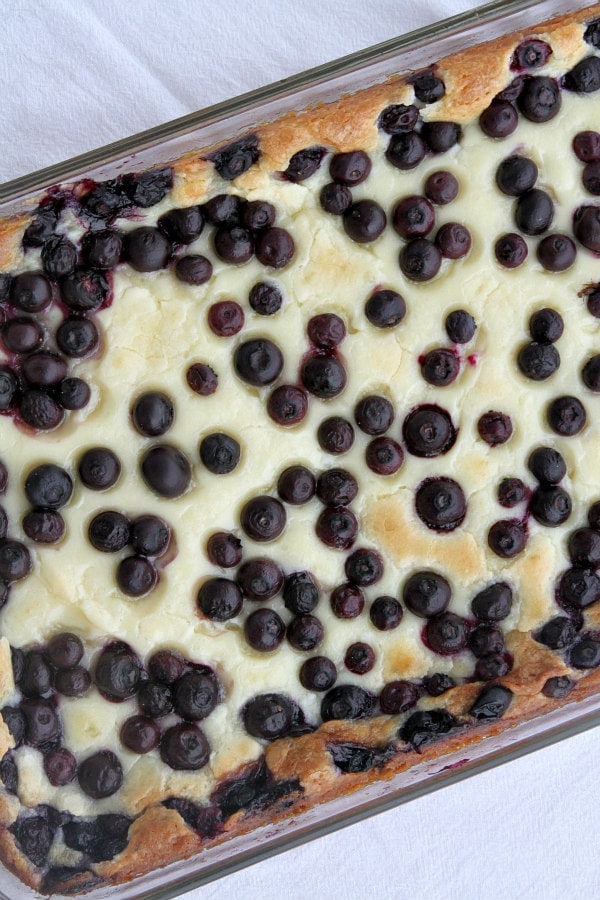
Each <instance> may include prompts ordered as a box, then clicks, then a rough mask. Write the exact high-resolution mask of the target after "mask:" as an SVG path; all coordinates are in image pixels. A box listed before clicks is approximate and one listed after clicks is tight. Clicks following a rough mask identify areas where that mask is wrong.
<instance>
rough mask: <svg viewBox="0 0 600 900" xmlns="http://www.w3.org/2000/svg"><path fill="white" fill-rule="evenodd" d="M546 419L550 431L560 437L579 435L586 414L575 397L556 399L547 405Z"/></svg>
mask: <svg viewBox="0 0 600 900" xmlns="http://www.w3.org/2000/svg"><path fill="white" fill-rule="evenodd" d="M546 419H547V422H548V425H549V426H550V428H551V429H552V431H554V432H556V434H559V435H561V436H562V437H572V436H573V435H576V434H579V432H580V431H581V430H582V428H584V427H585V424H586V421H587V414H586V411H585V407H584V405H583V403H582V402H581V400H578V399H577V397H569V396H564V397H557V398H556V399H555V400H552V401H551V403H549V404H548V408H547V410H546Z"/></svg>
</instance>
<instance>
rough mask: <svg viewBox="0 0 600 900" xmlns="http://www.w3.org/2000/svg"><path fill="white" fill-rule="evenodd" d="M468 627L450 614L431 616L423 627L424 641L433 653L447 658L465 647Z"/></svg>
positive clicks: (453, 614) (459, 618) (461, 619)
mask: <svg viewBox="0 0 600 900" xmlns="http://www.w3.org/2000/svg"><path fill="white" fill-rule="evenodd" d="M469 633H470V625H469V623H468V622H467V620H466V619H463V618H462V617H461V616H457V615H456V614H455V613H452V612H443V613H440V614H439V615H436V616H431V617H430V618H429V619H428V620H427V625H426V626H425V632H424V641H425V643H426V644H427V646H428V647H429V648H430V649H431V650H433V652H434V653H439V654H441V655H442V656H449V655H451V654H453V653H459V652H460V651H461V650H464V648H465V647H466V646H467V641H468V639H469Z"/></svg>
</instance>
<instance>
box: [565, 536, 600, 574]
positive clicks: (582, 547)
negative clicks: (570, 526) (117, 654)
mask: <svg viewBox="0 0 600 900" xmlns="http://www.w3.org/2000/svg"><path fill="white" fill-rule="evenodd" d="M567 547H568V551H569V559H570V560H571V562H572V563H573V565H574V566H583V567H591V568H593V569H597V568H599V567H600V534H599V533H598V532H597V531H596V530H595V529H592V528H577V529H576V530H575V531H572V532H571V534H570V535H569V540H568V543H567Z"/></svg>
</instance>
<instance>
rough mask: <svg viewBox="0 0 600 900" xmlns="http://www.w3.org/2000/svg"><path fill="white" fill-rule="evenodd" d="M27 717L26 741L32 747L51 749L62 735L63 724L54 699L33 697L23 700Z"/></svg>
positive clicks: (23, 709) (22, 706) (23, 710)
mask: <svg viewBox="0 0 600 900" xmlns="http://www.w3.org/2000/svg"><path fill="white" fill-rule="evenodd" d="M21 710H22V712H23V715H24V717H25V741H26V742H27V743H28V744H30V746H32V747H38V748H40V749H46V748H47V749H50V748H51V747H54V746H56V745H57V743H58V742H59V741H60V738H61V735H62V724H61V721H60V716H59V714H58V711H57V709H56V706H55V704H54V702H53V701H52V700H44V699H43V698H37V697H36V698H35V699H34V698H31V699H26V700H22V701H21Z"/></svg>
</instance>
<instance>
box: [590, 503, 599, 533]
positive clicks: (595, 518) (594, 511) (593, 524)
mask: <svg viewBox="0 0 600 900" xmlns="http://www.w3.org/2000/svg"><path fill="white" fill-rule="evenodd" d="M587 518H588V525H589V526H590V528H593V529H594V530H595V531H600V501H598V500H596V502H595V503H592V504H591V505H590V506H589V507H588V515H587Z"/></svg>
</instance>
